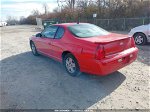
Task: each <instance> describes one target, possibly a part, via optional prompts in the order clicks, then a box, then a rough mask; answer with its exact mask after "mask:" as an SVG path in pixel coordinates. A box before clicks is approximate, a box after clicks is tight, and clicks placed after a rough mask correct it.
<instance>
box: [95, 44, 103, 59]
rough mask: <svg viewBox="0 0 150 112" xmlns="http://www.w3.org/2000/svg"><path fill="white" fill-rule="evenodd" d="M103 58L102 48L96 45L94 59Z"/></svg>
mask: <svg viewBox="0 0 150 112" xmlns="http://www.w3.org/2000/svg"><path fill="white" fill-rule="evenodd" d="M103 58H105V51H104V46H102V45H98V47H97V49H96V53H95V59H98V60H100V59H103Z"/></svg>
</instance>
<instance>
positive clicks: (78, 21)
mask: <svg viewBox="0 0 150 112" xmlns="http://www.w3.org/2000/svg"><path fill="white" fill-rule="evenodd" d="M79 23H80V13H79V12H78V20H77V24H79Z"/></svg>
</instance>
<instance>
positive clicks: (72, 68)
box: [63, 53, 80, 77]
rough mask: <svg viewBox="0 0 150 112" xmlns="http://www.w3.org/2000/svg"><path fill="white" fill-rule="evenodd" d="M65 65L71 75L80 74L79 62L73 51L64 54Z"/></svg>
mask: <svg viewBox="0 0 150 112" xmlns="http://www.w3.org/2000/svg"><path fill="white" fill-rule="evenodd" d="M63 65H64V67H65V69H66V71H67V72H68V73H69V75H71V76H73V77H75V76H78V75H79V74H80V69H79V65H78V62H77V60H76V58H75V57H74V56H73V55H72V54H71V53H68V54H66V55H65V56H64V59H63Z"/></svg>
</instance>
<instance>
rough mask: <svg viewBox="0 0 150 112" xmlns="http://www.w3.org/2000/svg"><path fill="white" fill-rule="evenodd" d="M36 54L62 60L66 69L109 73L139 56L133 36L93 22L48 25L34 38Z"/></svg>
mask: <svg viewBox="0 0 150 112" xmlns="http://www.w3.org/2000/svg"><path fill="white" fill-rule="evenodd" d="M30 46H31V50H32V53H33V55H35V56H37V55H39V54H43V55H46V56H48V57H50V58H53V59H56V60H58V61H59V62H62V63H63V65H64V67H65V69H66V71H67V72H68V73H69V74H70V75H72V76H76V75H78V74H79V73H80V72H86V73H90V74H95V75H102V76H104V75H108V74H110V73H112V72H115V71H117V70H119V69H121V68H123V67H125V66H126V65H129V64H130V63H132V62H133V61H135V60H136V58H137V54H138V49H137V47H136V46H135V43H134V39H133V37H129V36H128V35H121V34H115V33H110V32H107V31H105V30H104V29H102V28H100V27H98V26H96V25H93V24H89V23H79V24H77V23H63V24H55V25H51V26H48V27H47V28H45V29H44V30H43V31H42V32H41V33H38V34H36V35H35V36H32V37H31V38H30Z"/></svg>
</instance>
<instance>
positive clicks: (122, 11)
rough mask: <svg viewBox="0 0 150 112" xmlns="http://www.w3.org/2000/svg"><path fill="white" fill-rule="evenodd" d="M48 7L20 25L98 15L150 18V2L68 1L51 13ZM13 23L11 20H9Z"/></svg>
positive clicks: (21, 20)
mask: <svg viewBox="0 0 150 112" xmlns="http://www.w3.org/2000/svg"><path fill="white" fill-rule="evenodd" d="M49 8H50V7H48V5H47V4H46V3H44V4H43V9H44V13H42V14H41V13H40V12H39V11H38V10H37V9H36V10H33V11H32V12H31V14H30V15H29V16H28V17H26V18H24V17H21V18H20V20H19V21H18V23H19V24H36V18H42V19H43V20H45V19H54V18H57V19H58V20H62V21H63V20H72V21H75V20H77V19H78V18H80V19H92V18H93V14H94V13H96V14H97V18H98V19H115V18H135V17H150V0H66V4H65V5H64V6H60V7H57V8H55V9H54V10H53V12H49ZM8 20H9V21H11V19H10V18H9V19H8Z"/></svg>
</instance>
